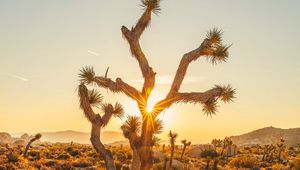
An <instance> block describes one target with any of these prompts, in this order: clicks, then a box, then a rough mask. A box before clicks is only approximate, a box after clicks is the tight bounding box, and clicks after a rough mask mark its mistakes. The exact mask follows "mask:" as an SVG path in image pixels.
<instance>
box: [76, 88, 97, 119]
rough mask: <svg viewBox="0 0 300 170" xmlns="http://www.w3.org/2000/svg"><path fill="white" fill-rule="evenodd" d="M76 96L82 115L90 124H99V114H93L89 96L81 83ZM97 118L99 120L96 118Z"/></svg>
mask: <svg viewBox="0 0 300 170" xmlns="http://www.w3.org/2000/svg"><path fill="white" fill-rule="evenodd" d="M78 88H79V90H78V95H79V98H80V101H79V102H80V107H81V108H82V110H83V112H84V115H85V116H86V118H87V119H88V120H89V121H90V122H91V123H93V124H94V123H99V122H98V120H99V118H100V119H101V117H100V115H99V114H95V112H94V111H93V109H92V107H91V105H90V102H89V96H88V89H87V88H86V86H85V85H84V84H83V83H82V84H80V85H79V87H78ZM98 117H99V118H98Z"/></svg>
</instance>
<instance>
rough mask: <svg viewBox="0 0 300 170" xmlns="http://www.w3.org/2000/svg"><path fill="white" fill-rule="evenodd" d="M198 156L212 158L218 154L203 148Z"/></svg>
mask: <svg viewBox="0 0 300 170" xmlns="http://www.w3.org/2000/svg"><path fill="white" fill-rule="evenodd" d="M200 156H201V158H206V159H213V158H215V157H216V156H218V154H217V152H216V151H215V150H204V151H202V152H201V154H200Z"/></svg>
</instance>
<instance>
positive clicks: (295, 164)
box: [289, 159, 300, 170]
mask: <svg viewBox="0 0 300 170" xmlns="http://www.w3.org/2000/svg"><path fill="white" fill-rule="evenodd" d="M289 165H290V168H291V169H293V170H300V159H293V160H292V161H291V162H290V163H289Z"/></svg>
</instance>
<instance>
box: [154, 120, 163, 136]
mask: <svg viewBox="0 0 300 170" xmlns="http://www.w3.org/2000/svg"><path fill="white" fill-rule="evenodd" d="M162 130H163V122H162V120H159V119H156V120H155V121H154V122H153V133H154V134H159V133H161V132H162Z"/></svg>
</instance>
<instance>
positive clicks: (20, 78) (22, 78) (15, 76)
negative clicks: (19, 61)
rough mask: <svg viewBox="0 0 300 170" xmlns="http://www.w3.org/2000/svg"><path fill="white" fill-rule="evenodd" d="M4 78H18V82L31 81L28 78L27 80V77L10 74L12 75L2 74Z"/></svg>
mask: <svg viewBox="0 0 300 170" xmlns="http://www.w3.org/2000/svg"><path fill="white" fill-rule="evenodd" d="M0 75H2V76H6V77H12V78H16V79H18V80H21V81H29V79H28V78H25V77H21V76H18V75H15V74H10V73H2V74H0Z"/></svg>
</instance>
